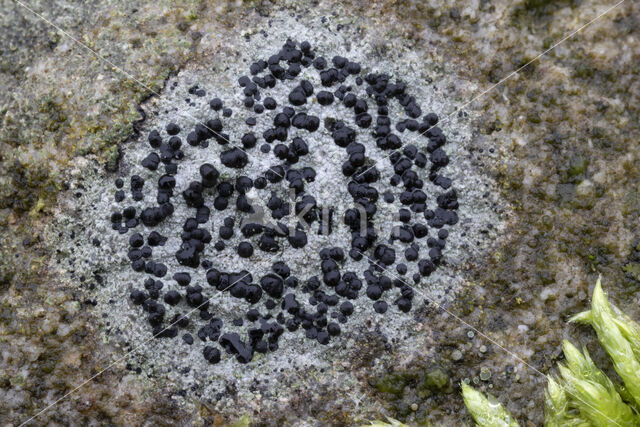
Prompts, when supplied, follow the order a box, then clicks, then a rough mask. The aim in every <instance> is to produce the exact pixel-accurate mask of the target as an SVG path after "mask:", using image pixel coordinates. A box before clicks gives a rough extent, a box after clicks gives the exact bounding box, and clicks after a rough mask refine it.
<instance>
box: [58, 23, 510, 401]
mask: <svg viewBox="0 0 640 427" xmlns="http://www.w3.org/2000/svg"><path fill="white" fill-rule="evenodd" d="M282 19H283V20H286V22H288V23H291V21H289V20H287V19H288V18H286V17H283V18H282ZM297 25H298V26H297V27H296V31H287V32H284V31H282V32H275V33H273V34H266V33H265V35H264V37H256V38H253V39H252V40H251V41H250V42H247V44H246V46H247V49H246V50H245V51H243V52H242V53H240V52H238V53H237V54H235V53H229V56H225V57H220V58H217V59H216V61H215V64H214V66H215V68H216V69H215V70H213V71H211V70H206V69H203V68H194V69H187V70H184V71H183V72H181V73H180V74H179V75H178V76H176V77H175V78H172V79H170V80H169V81H168V82H167V84H166V86H165V89H164V91H163V92H162V94H161V95H160V96H159V97H158V98H154V99H151V100H150V101H149V102H148V103H146V104H143V106H142V108H143V109H144V111H145V113H146V116H147V118H146V120H145V122H144V123H143V125H142V128H141V129H140V137H139V139H138V140H136V141H134V142H132V143H130V144H127V145H124V146H123V147H122V153H123V156H122V159H121V161H120V164H119V167H118V172H117V174H116V175H117V176H114V175H111V174H106V173H103V172H100V171H97V172H92V171H91V169H90V168H85V167H83V166H79V167H81V168H83V170H84V171H83V178H84V179H85V181H84V182H83V184H82V185H83V187H84V188H85V189H86V191H85V192H80V193H79V194H80V195H79V196H78V197H79V198H78V199H76V200H73V201H72V202H73V204H77V203H78V201H80V205H81V206H82V207H80V208H78V209H75V210H74V209H69V210H68V211H66V212H64V214H61V215H60V217H59V218H58V221H57V223H58V230H64V231H63V234H62V236H61V237H60V239H59V245H60V247H61V251H65V252H66V253H71V252H75V251H76V250H77V246H78V245H80V246H81V249H80V254H79V256H78V257H77V258H75V259H73V261H72V262H70V263H69V264H68V267H67V265H65V266H64V267H65V268H67V271H65V272H64V273H65V275H66V276H67V277H68V278H70V279H71V280H70V281H71V282H73V278H77V277H78V276H83V277H84V279H83V280H85V282H89V283H88V284H87V285H86V286H87V289H83V292H85V293H86V294H87V296H88V298H89V299H90V300H91V301H92V303H93V304H94V305H95V306H96V314H98V315H99V316H100V317H101V318H102V322H103V337H104V339H105V340H106V341H108V342H111V343H114V344H116V345H122V346H123V349H124V350H126V351H132V350H133V354H132V355H130V356H128V360H129V362H128V363H129V367H130V369H131V370H132V371H135V372H138V373H139V374H141V375H149V376H153V377H156V378H158V377H160V378H161V379H159V381H161V382H162V383H165V384H167V385H168V386H170V387H171V388H172V389H173V390H175V391H176V392H177V393H179V395H180V396H186V395H187V394H194V395H196V396H202V395H203V394H205V395H207V396H217V395H218V394H219V393H220V390H223V389H226V388H228V387H232V388H233V389H234V390H235V393H240V394H242V396H243V397H242V399H238V396H235V397H234V399H235V401H236V403H238V402H241V401H243V399H244V401H251V399H252V397H251V396H253V394H254V393H255V392H256V391H255V390H256V387H258V388H259V389H260V390H263V389H265V390H266V389H268V392H271V393H273V392H278V393H286V395H288V396H291V393H293V390H295V388H288V389H287V390H286V391H284V390H280V387H279V386H278V384H282V383H285V382H287V381H290V378H295V379H297V380H300V379H301V378H302V377H301V376H300V375H301V373H303V372H308V371H309V370H310V369H311V370H313V371H315V372H316V374H315V375H317V377H318V378H322V379H323V381H326V382H327V383H328V384H330V386H331V387H334V388H349V389H350V390H353V389H354V387H357V386H354V385H353V377H351V373H350V372H349V369H350V368H349V365H348V364H346V365H343V366H342V367H341V368H340V369H338V371H334V370H333V369H335V366H334V365H336V364H339V363H341V362H340V361H345V363H346V361H347V360H349V358H350V357H353V356H349V355H356V356H355V357H360V356H358V354H359V353H360V351H359V349H360V348H361V346H366V341H365V340H364V339H363V334H365V333H368V332H367V331H375V333H376V334H379V335H380V337H381V338H380V339H381V340H383V341H387V340H388V341H392V342H394V343H396V344H397V345H399V346H401V347H403V348H404V347H406V348H411V347H412V346H413V347H415V346H416V344H415V343H416V340H417V339H418V338H417V336H416V334H415V331H416V329H415V327H416V324H417V323H416V322H415V320H414V316H416V315H417V314H416V313H417V312H418V310H416V308H418V309H421V308H422V307H424V305H425V304H430V303H431V302H435V301H437V302H440V303H443V302H446V301H448V300H450V299H451V298H453V296H454V294H455V292H456V290H457V289H458V287H459V286H460V284H461V283H462V280H463V279H462V276H461V275H460V274H459V273H458V271H457V268H458V267H459V265H460V264H461V263H462V262H463V261H464V260H466V259H467V258H468V257H469V256H474V255H475V254H477V253H479V252H480V251H482V250H484V249H485V248H486V247H487V246H488V245H489V244H490V239H491V237H492V236H493V235H494V233H495V232H496V231H498V230H499V229H500V228H501V227H502V225H501V223H500V221H499V220H498V219H497V215H496V206H495V205H494V204H492V203H490V202H489V198H488V197H487V195H488V194H489V193H490V192H491V190H492V188H493V187H492V183H491V181H490V180H489V179H488V178H486V177H485V176H482V175H481V174H479V173H478V172H477V171H476V170H475V169H474V167H473V166H471V165H470V164H469V159H468V158H467V157H465V156H464V155H460V153H464V151H465V150H464V148H463V147H464V144H465V142H466V141H468V139H469V137H470V130H469V128H468V124H467V120H468V116H467V113H466V112H464V111H460V112H459V113H458V112H456V113H455V114H451V112H450V108H449V107H448V105H447V103H446V102H445V101H444V100H443V99H442V98H441V96H440V95H439V94H438V93H437V92H436V91H432V90H430V89H429V88H428V87H427V86H425V84H424V82H423V81H422V79H421V78H420V76H415V75H412V72H411V70H415V69H416V66H417V65H416V64H417V61H418V60H417V58H416V57H415V55H413V54H412V53H411V52H409V51H406V50H399V51H398V52H396V53H394V55H393V57H385V56H381V55H380V53H379V52H376V51H375V49H372V48H371V46H372V45H373V44H372V43H371V41H370V40H369V41H368V40H365V39H363V40H360V41H359V42H358V43H355V42H353V41H351V42H348V41H347V33H345V34H335V33H332V32H331V31H329V30H327V29H326V28H324V27H323V26H319V27H315V28H304V27H302V26H301V25H300V24H297ZM280 27H281V28H286V26H285V25H282V24H281V26H280ZM290 34H295V37H296V40H294V39H293V38H292V37H291V36H290ZM306 40H308V41H306ZM276 43H277V44H276ZM274 45H275V46H282V47H281V48H278V49H276V50H274V49H273V46H274ZM445 135H446V136H445ZM72 224H75V226H76V228H77V234H76V233H74V234H73V235H71V234H67V233H68V231H67V230H68V229H69V228H70V226H71V225H72ZM70 270H72V271H73V272H72V273H71V272H70ZM93 278H99V282H97V283H96V282H94V279H93ZM85 282H82V283H85ZM80 287H81V288H84V287H85V285H84V284H81V285H80ZM363 356H364V355H363ZM238 362H240V364H239V363H238ZM374 363H378V362H376V361H374ZM239 366H242V367H241V368H239ZM330 367H333V368H332V369H331V370H329V369H328V368H330ZM274 372H287V373H288V374H287V375H286V376H284V377H282V378H280V377H279V376H276V378H274V375H273V373H274ZM204 378H206V380H204ZM308 378H311V377H309V376H308V375H307V376H306V377H305V378H304V379H303V381H305V382H306V381H308ZM267 384H269V385H267ZM263 385H264V386H263ZM278 390H279V391H278ZM222 397H223V396H222V395H220V398H222ZM210 398H211V397H208V399H210ZM274 402H275V401H274Z"/></svg>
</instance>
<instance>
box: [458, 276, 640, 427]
mask: <svg viewBox="0 0 640 427" xmlns="http://www.w3.org/2000/svg"><path fill="white" fill-rule="evenodd" d="M570 321H572V322H580V323H584V324H588V325H591V326H592V327H593V329H595V331H596V333H597V335H598V339H599V341H600V344H601V345H602V347H603V348H604V349H605V351H606V352H607V354H608V355H609V357H610V358H611V360H612V362H613V366H614V368H615V370H616V372H617V373H618V375H619V376H620V378H622V381H623V382H624V385H616V384H614V382H613V381H612V380H611V379H610V378H609V377H607V375H606V374H605V373H604V372H602V371H601V370H600V369H599V368H598V367H597V366H596V364H595V363H594V362H593V360H592V359H591V357H590V356H589V352H588V351H587V350H586V348H585V349H583V351H582V352H580V351H579V350H578V349H577V348H576V347H575V346H574V345H573V344H571V343H570V342H569V341H566V340H565V341H564V342H563V345H562V349H563V352H564V356H565V358H566V362H565V363H561V364H559V365H558V370H559V372H560V375H559V377H554V376H552V375H549V376H548V378H547V379H548V384H547V390H546V392H545V425H546V426H549V427H556V426H558V427H559V426H603V427H604V426H609V425H619V426H640V415H639V413H640V411H638V408H640V362H639V361H640V325H638V323H636V322H635V321H634V320H632V319H631V318H629V317H628V316H627V315H625V314H624V313H623V312H622V311H620V309H618V308H617V307H616V306H615V305H613V304H610V303H609V301H608V300H607V297H606V295H605V293H604V291H603V290H602V286H601V284H600V278H598V281H597V283H596V286H595V288H594V290H593V296H592V299H591V310H589V311H585V312H582V313H579V314H577V315H575V316H573V317H572V318H571V319H570ZM462 395H463V398H464V402H465V405H466V406H467V409H468V410H469V412H470V413H471V415H472V416H473V418H474V420H475V421H476V423H478V425H480V426H483V427H484V426H496V425H503V426H517V425H518V424H517V422H516V421H515V420H514V419H513V418H512V417H511V415H510V414H509V412H508V411H507V410H506V409H504V407H503V406H502V405H501V404H500V403H498V402H497V401H495V400H494V399H493V398H490V399H489V398H487V397H485V396H484V395H483V394H482V393H480V392H478V391H476V390H474V389H473V388H472V387H470V386H468V385H467V384H465V383H462Z"/></svg>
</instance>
